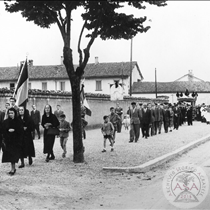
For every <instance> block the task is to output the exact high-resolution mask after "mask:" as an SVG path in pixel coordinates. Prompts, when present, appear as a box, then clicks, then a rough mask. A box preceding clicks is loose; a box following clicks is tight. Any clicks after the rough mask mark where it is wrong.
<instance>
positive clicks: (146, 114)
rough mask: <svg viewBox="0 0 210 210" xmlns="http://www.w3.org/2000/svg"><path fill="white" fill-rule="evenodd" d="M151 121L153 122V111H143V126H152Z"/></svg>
mask: <svg viewBox="0 0 210 210" xmlns="http://www.w3.org/2000/svg"><path fill="white" fill-rule="evenodd" d="M151 121H152V115H151V110H150V109H146V112H145V111H144V109H142V117H141V123H142V124H150V123H151Z"/></svg>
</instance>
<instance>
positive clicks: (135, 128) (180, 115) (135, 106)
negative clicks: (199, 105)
mask: <svg viewBox="0 0 210 210" xmlns="http://www.w3.org/2000/svg"><path fill="white" fill-rule="evenodd" d="M195 115H196V111H195V110H194V108H193V106H192V105H191V104H188V103H185V102H183V103H181V102H178V103H175V104H171V103H164V104H162V103H137V102H132V103H131V106H129V107H128V110H127V111H126V112H123V109H122V107H120V105H119V103H117V104H116V107H111V108H110V114H109V115H106V116H104V117H103V119H104V124H103V126H102V128H101V131H102V134H103V137H104V144H103V150H102V152H106V140H107V139H108V140H109V142H110V146H111V151H114V143H115V138H116V133H117V132H118V133H119V132H121V127H122V126H124V129H126V130H129V143H131V142H138V141H139V138H140V134H142V137H143V138H146V139H147V138H149V137H151V136H154V135H157V134H161V132H165V133H168V132H172V131H173V130H178V129H179V126H182V125H183V124H185V123H187V125H188V126H192V125H193V120H194V118H195Z"/></svg>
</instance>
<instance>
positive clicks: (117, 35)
mask: <svg viewBox="0 0 210 210" xmlns="http://www.w3.org/2000/svg"><path fill="white" fill-rule="evenodd" d="M145 3H149V4H152V5H156V6H165V5H166V1H110V0H107V1H9V0H5V8H6V11H8V12H10V13H13V12H21V14H22V16H23V17H24V18H26V20H27V21H33V22H34V23H35V24H36V25H38V26H40V27H42V28H49V27H50V26H51V25H52V24H54V23H56V24H57V26H58V28H59V30H60V33H61V35H62V39H63V42H64V47H63V57H64V61H63V62H64V65H65V68H66V71H67V74H68V77H69V80H70V83H71V90H72V107H73V154H74V155H73V161H74V162H75V163H81V162H84V149H83V141H82V123H81V117H80V116H81V106H80V103H81V102H80V82H81V78H82V76H83V74H84V71H85V67H86V65H87V63H88V60H89V57H90V48H91V46H92V44H93V42H94V40H95V39H96V38H97V37H100V38H101V39H102V40H107V39H114V40H117V39H127V40H128V39H131V38H133V37H134V36H136V35H137V34H138V33H143V32H147V30H148V29H149V28H150V27H149V26H144V24H145V21H146V17H134V15H127V14H125V13H121V12H120V10H119V9H120V8H123V7H125V6H127V7H133V8H136V9H139V10H141V9H146V6H145ZM79 7H82V8H83V9H84V10H83V11H84V12H83V13H82V14H81V16H82V19H83V25H82V26H81V33H80V35H79V37H78V47H77V51H78V56H79V57H78V58H79V65H78V67H76V68H74V65H73V56H72V49H71V34H73V33H74V31H72V30H73V29H72V27H71V22H72V21H73V20H74V17H72V16H73V14H72V12H73V11H74V10H77V9H78V8H79ZM85 31H87V32H86V34H85V35H84V33H85ZM83 36H85V37H86V38H87V39H88V43H87V46H86V47H85V48H84V49H83V50H82V49H81V40H82V37H83Z"/></svg>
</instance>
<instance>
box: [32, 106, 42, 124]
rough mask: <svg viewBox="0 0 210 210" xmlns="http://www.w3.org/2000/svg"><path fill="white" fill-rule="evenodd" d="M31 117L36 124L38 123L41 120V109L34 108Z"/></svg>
mask: <svg viewBox="0 0 210 210" xmlns="http://www.w3.org/2000/svg"><path fill="white" fill-rule="evenodd" d="M31 118H32V120H33V122H34V124H35V125H38V124H39V123H40V121H41V117H40V111H38V110H35V111H34V110H32V111H31Z"/></svg>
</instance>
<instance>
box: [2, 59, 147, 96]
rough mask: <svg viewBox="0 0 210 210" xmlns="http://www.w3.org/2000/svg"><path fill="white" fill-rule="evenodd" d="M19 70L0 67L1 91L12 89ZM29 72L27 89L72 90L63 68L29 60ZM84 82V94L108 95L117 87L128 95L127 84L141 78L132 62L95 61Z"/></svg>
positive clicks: (136, 65)
mask: <svg viewBox="0 0 210 210" xmlns="http://www.w3.org/2000/svg"><path fill="white" fill-rule="evenodd" d="M75 67H76V66H75ZM19 71H20V69H19V67H0V88H8V89H10V88H14V87H15V84H16V82H17V78H18V75H19ZM28 71H29V88H30V89H40V90H55V91H57V90H61V91H71V85H70V81H69V78H68V75H67V72H66V69H65V66H64V65H50V66H34V65H33V62H32V61H31V62H30V64H29V66H28ZM131 71H132V74H131V73H130V72H131ZM130 75H131V79H130ZM84 79H85V80H84V85H85V92H89V93H101V94H110V93H111V92H112V89H113V87H116V88H117V87H118V86H119V87H121V88H122V91H123V94H124V95H129V89H130V82H131V83H133V82H138V81H141V80H142V79H143V76H142V74H141V72H140V69H139V66H138V64H137V62H135V61H133V62H132V63H130V62H118V63H117V62H116V63H99V62H98V59H96V62H95V63H90V64H87V66H86V68H85V73H84Z"/></svg>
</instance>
